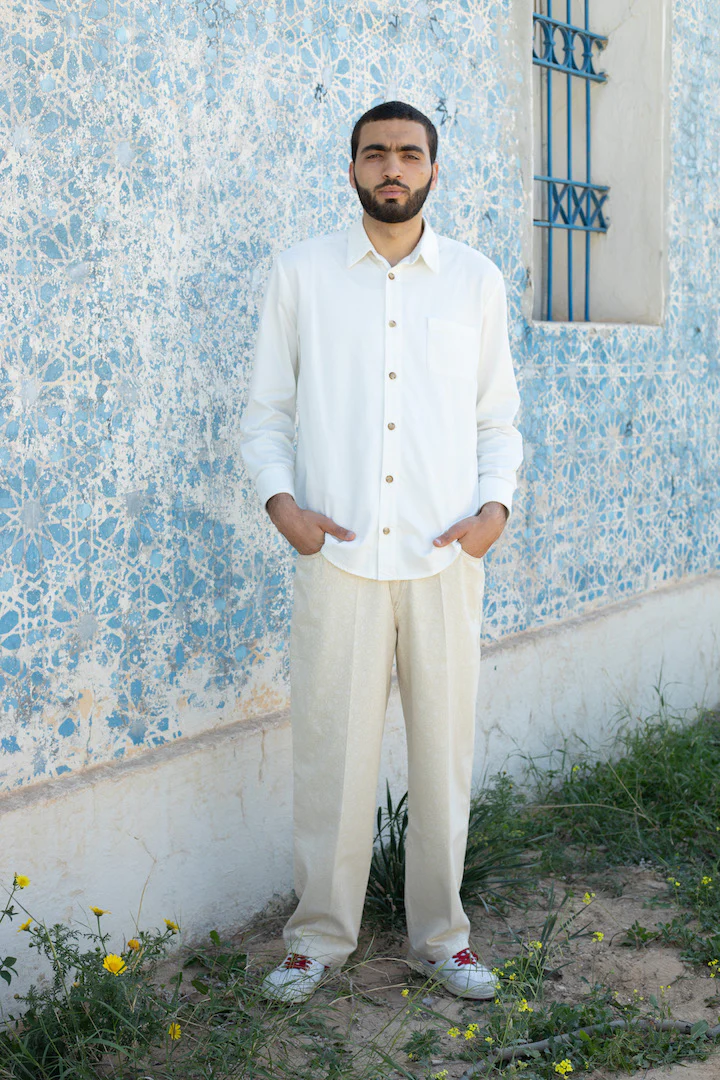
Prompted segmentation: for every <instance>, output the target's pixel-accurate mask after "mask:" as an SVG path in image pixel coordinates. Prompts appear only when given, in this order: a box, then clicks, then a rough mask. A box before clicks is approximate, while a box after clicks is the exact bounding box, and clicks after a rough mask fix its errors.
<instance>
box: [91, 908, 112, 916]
mask: <svg viewBox="0 0 720 1080" xmlns="http://www.w3.org/2000/svg"><path fill="white" fill-rule="evenodd" d="M90 910H91V911H92V913H93V915H97V916H98V917H99V916H100V915H112V911H106V910H105V908H101V907H93V906H92V905H90Z"/></svg>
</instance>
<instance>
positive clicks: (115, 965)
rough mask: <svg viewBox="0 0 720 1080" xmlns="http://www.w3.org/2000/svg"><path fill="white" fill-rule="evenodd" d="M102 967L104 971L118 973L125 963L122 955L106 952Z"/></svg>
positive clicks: (124, 966)
mask: <svg viewBox="0 0 720 1080" xmlns="http://www.w3.org/2000/svg"><path fill="white" fill-rule="evenodd" d="M103 967H104V968H105V969H106V971H111V972H112V974H113V975H120V974H121V973H122V972H123V971H124V970H125V968H126V967H127V964H126V963H125V961H124V960H123V958H122V956H116V955H115V953H108V954H107V956H106V957H105V959H104V960H103Z"/></svg>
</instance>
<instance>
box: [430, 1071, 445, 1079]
mask: <svg viewBox="0 0 720 1080" xmlns="http://www.w3.org/2000/svg"><path fill="white" fill-rule="evenodd" d="M447 1074H448V1071H447V1069H441V1070H440V1072H439V1073H433V1080H445V1077H446V1076H447Z"/></svg>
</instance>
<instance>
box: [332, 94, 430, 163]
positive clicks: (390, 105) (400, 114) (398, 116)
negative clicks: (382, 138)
mask: <svg viewBox="0 0 720 1080" xmlns="http://www.w3.org/2000/svg"><path fill="white" fill-rule="evenodd" d="M373 120H414V121H415V122H416V123H418V124H422V126H423V127H424V128H425V131H426V132H427V141H428V147H429V149H430V163H431V164H432V163H433V162H434V161H435V158H436V157H437V147H438V133H437V128H436V127H435V125H434V124H433V122H432V120H430V119H429V118H428V117H427V116H426V115H425V113H421V112H420V110H419V109H416V108H414V107H413V106H412V105H408V104H407V103H406V102H404V101H383V103H382V105H376V106H375V107H374V108H372V109H368V111H367V112H365V113H363V114H362V116H361V117H360V119H359V120H358V121H357V123H356V124H355V127H354V128H353V130H352V135H351V136H350V150H351V152H352V159H353V161H354V160H355V158H356V157H357V152H358V146H359V145H360V129H361V128H362V126H363V124H369V123H371V122H372V121H373Z"/></svg>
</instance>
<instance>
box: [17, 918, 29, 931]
mask: <svg viewBox="0 0 720 1080" xmlns="http://www.w3.org/2000/svg"><path fill="white" fill-rule="evenodd" d="M31 922H32V919H28V920H27V922H24V923H23V924H22V926H18V934H19V933H20V931H21V930H29V929H30V923H31Z"/></svg>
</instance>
